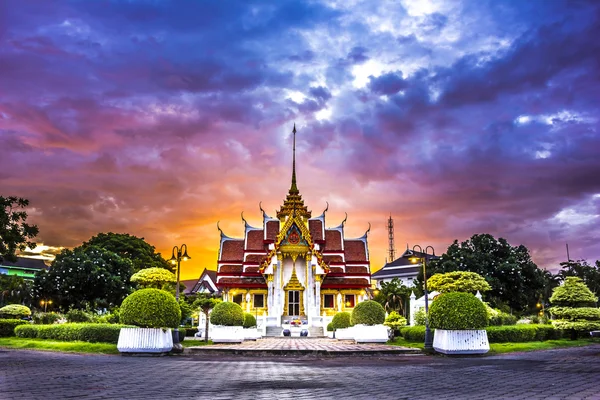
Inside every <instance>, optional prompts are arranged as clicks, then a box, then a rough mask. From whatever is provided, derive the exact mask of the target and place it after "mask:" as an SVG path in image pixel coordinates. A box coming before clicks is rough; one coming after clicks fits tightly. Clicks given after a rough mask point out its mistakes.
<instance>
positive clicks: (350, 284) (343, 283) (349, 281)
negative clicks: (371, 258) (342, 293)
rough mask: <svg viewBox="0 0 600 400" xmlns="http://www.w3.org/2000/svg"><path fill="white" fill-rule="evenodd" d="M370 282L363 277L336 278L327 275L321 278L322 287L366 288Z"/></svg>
mask: <svg viewBox="0 0 600 400" xmlns="http://www.w3.org/2000/svg"><path fill="white" fill-rule="evenodd" d="M370 286H371V284H370V283H369V280H368V279H363V278H337V277H335V278H334V277H330V276H327V277H325V279H324V280H323V285H322V286H321V287H322V288H323V289H326V288H333V289H334V288H336V287H339V288H365V289H366V288H368V287H370Z"/></svg>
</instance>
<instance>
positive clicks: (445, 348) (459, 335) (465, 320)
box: [428, 292, 490, 354]
mask: <svg viewBox="0 0 600 400" xmlns="http://www.w3.org/2000/svg"><path fill="white" fill-rule="evenodd" d="M428 317H429V325H430V326H431V327H432V328H434V329H435V334H434V336H433V348H434V349H435V350H436V351H438V352H440V353H444V354H483V353H487V352H488V351H489V350H490V344H489V342H488V337H487V331H486V330H485V327H486V326H487V324H488V315H487V310H486V308H485V305H484V304H483V302H482V301H481V300H479V299H478V298H477V297H475V295H473V294H471V293H463V292H450V293H443V294H441V295H439V296H438V297H437V298H436V300H435V301H434V302H433V304H432V305H431V307H430V308H429V316H428Z"/></svg>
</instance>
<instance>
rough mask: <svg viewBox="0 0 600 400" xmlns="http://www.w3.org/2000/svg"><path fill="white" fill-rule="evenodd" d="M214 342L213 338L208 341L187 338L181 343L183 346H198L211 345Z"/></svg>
mask: <svg viewBox="0 0 600 400" xmlns="http://www.w3.org/2000/svg"><path fill="white" fill-rule="evenodd" d="M211 344H213V342H212V340H209V341H208V343H206V342H205V341H204V340H193V339H192V340H185V341H183V342H182V343H181V345H182V346H183V347H198V346H210V345H211Z"/></svg>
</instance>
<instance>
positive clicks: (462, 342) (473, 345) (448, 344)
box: [433, 329, 490, 354]
mask: <svg viewBox="0 0 600 400" xmlns="http://www.w3.org/2000/svg"><path fill="white" fill-rule="evenodd" d="M433 348H434V349H435V351H438V352H440V353H443V354H484V353H487V352H488V351H489V350H490V343H489V342H488V337H487V331H486V330H485V329H478V330H456V331H450V330H445V329H436V330H435V334H434V335H433Z"/></svg>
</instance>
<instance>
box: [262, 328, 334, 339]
mask: <svg viewBox="0 0 600 400" xmlns="http://www.w3.org/2000/svg"><path fill="white" fill-rule="evenodd" d="M282 330H283V328H282V327H280V326H267V333H266V336H267V337H279V336H281V331H282ZM308 332H309V335H310V336H311V337H324V336H325V335H324V334H323V327H322V326H309V327H308Z"/></svg>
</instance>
